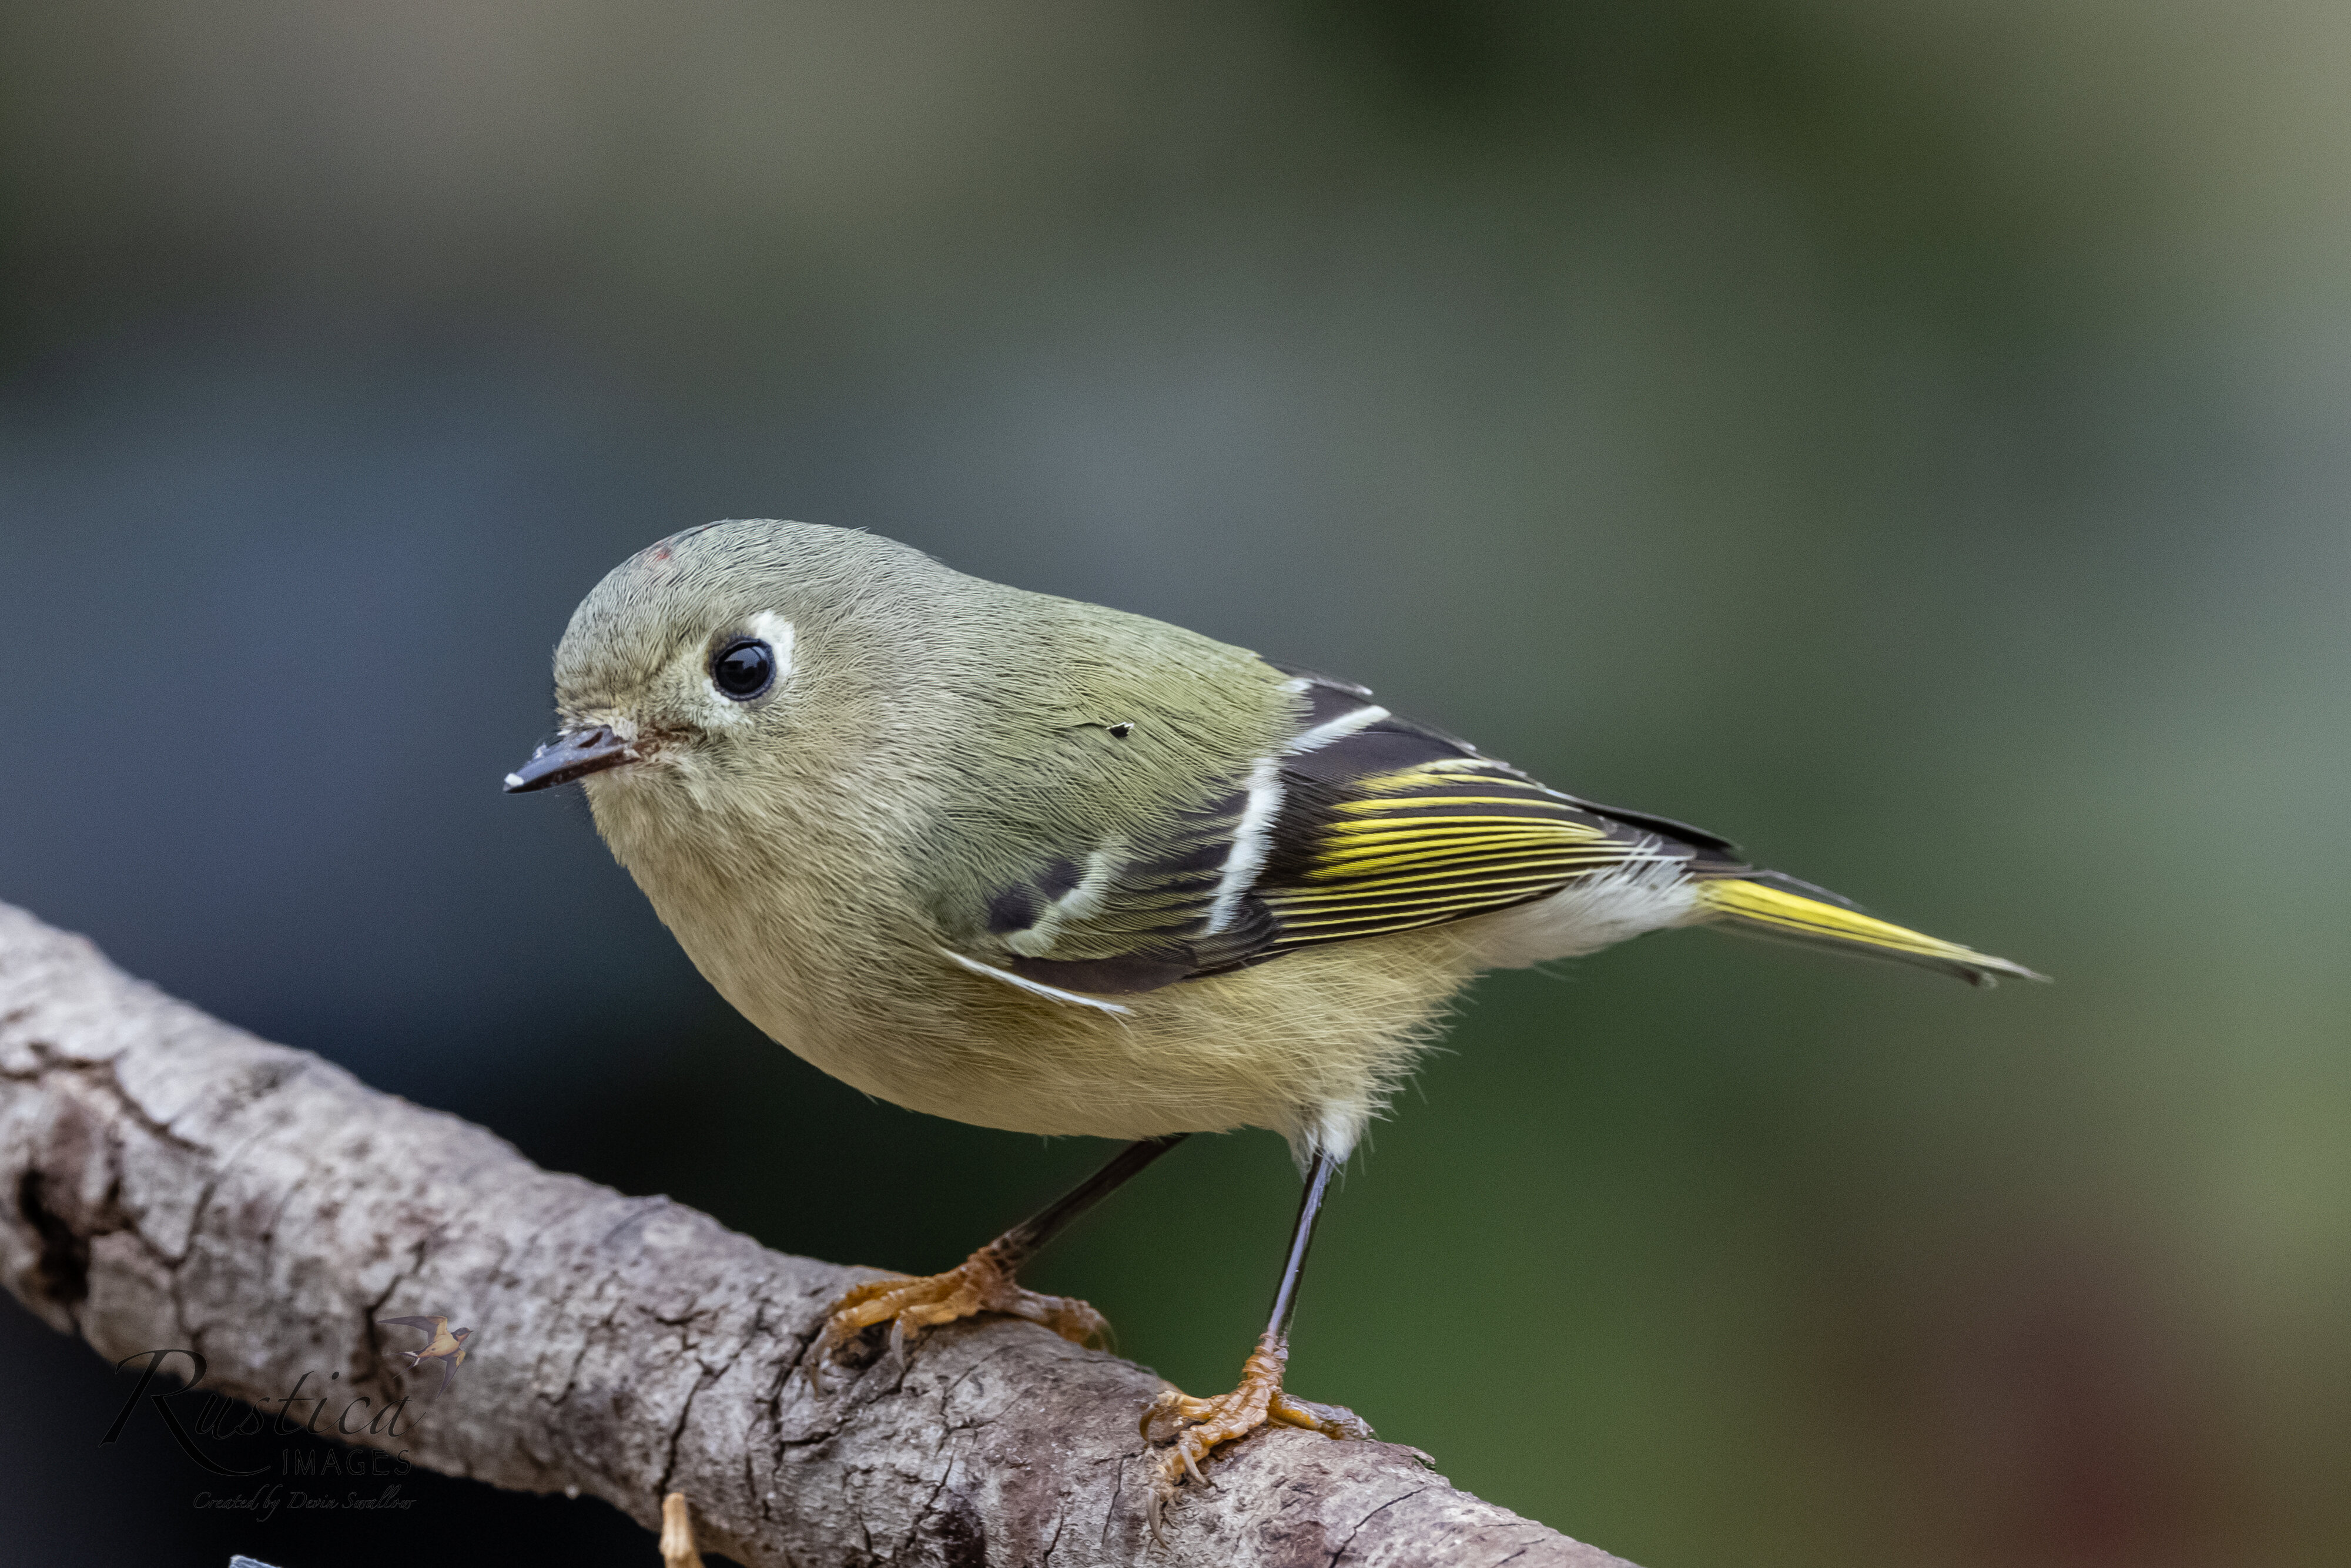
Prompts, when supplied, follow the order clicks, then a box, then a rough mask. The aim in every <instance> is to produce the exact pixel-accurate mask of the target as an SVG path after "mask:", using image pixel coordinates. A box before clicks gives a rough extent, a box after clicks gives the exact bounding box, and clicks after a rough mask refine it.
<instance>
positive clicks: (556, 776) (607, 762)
mask: <svg viewBox="0 0 2351 1568" xmlns="http://www.w3.org/2000/svg"><path fill="white" fill-rule="evenodd" d="M636 760H637V753H636V750H635V748H634V747H632V746H630V744H629V743H628V742H627V741H625V740H622V738H621V737H619V736H617V735H615V734H613V733H612V731H611V727H608V726H605V725H601V724H600V725H597V726H596V727H594V728H592V729H564V730H558V731H557V732H556V733H555V734H554V735H553V736H551V737H549V738H548V739H546V740H544V741H542V742H540V743H539V747H538V750H537V751H534V752H532V753H531V754H530V760H529V761H528V762H526V763H524V764H523V765H522V766H521V767H519V768H516V769H515V770H514V771H513V772H511V773H509V774H507V794H509V795H521V794H526V793H528V791H530V790H533V789H550V788H552V787H553V786H555V785H558V784H569V783H570V782H571V781H572V780H573V779H585V778H586V777H588V775H590V773H601V772H602V771H603V770H604V769H605V768H618V767H619V766H620V765H621V764H622V763H623V762H634V761H636Z"/></svg>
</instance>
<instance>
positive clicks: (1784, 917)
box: [1698, 877, 2048, 986]
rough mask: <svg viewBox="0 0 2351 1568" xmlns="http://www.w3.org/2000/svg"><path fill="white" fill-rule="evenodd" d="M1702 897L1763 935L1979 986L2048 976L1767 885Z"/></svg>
mask: <svg viewBox="0 0 2351 1568" xmlns="http://www.w3.org/2000/svg"><path fill="white" fill-rule="evenodd" d="M1698 906H1699V907H1700V908H1701V909H1703V910H1704V911H1705V912H1706V914H1707V915H1708V916H1710V917H1711V918H1713V919H1717V920H1720V921H1723V922H1724V923H1726V924H1728V925H1731V926H1733V927H1735V928H1737V929H1740V930H1743V931H1748V932H1751V933H1753V934H1754V935H1756V936H1778V937H1782V938H1783V939H1785V940H1788V941H1793V942H1804V943H1810V944H1813V945H1815V946H1825V947H1835V948H1840V949H1842V950H1844V951H1845V952H1848V953H1860V954H1865V955H1867V956H1872V957H1878V958H1892V959H1895V960H1896V961H1898V962H1901V963H1905V964H1917V965H1919V966H1922V967H1926V968H1929V969H1940V970H1941V971H1942V972H1943V973H1945V974H1947V975H1957V976H1958V977H1959V978H1961V979H1963V980H1966V981H1968V982H1969V983H1970V984H1971V985H1978V986H1989V985H1994V984H1997V983H1998V981H1999V979H2000V977H2001V976H2003V975H2005V976H2007V977H2010V978H2011V979H2018V980H2045V979H2047V978H2048V976H2046V975H2036V974H2034V973H2033V972H2032V970H2030V969H2028V968H2026V967H2024V966H2023V965H2022V964H2012V963H2011V962H2009V961H2008V960H2007V959H2006V958H1995V957H1993V956H1991V954H1989V953H1979V952H1977V951H1976V950H1975V949H1974V948H1972V947H1962V946H1959V944H1958V943H1957V942H1946V941H1944V940H1943V939H1942V938H1941V937H1939V936H1928V935H1926V934H1925V933H1924V932H1920V931H1913V930H1911V929H1909V928H1908V927H1907V926H1903V925H1895V924H1894V923H1893V922H1892V921H1888V920H1879V919H1877V918H1876V917H1875V916H1872V915H1864V914H1863V913H1862V912H1861V911H1859V910H1858V909H1848V908H1846V907H1845V906H1844V904H1836V903H1833V902H1831V901H1830V900H1829V899H1826V898H1813V897H1808V896H1806V895H1805V894H1801V893H1793V892H1791V891H1789V890H1788V889H1786V888H1781V887H1773V886H1771V884H1770V883H1761V882H1749V881H1747V880H1745V879H1744V878H1738V877H1725V878H1723V879H1721V880H1719V881H1713V882H1708V883H1704V884H1703V885H1702V886H1700V888H1699V889H1698Z"/></svg>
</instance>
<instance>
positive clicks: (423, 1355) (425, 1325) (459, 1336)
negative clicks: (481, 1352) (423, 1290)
mask: <svg viewBox="0 0 2351 1568" xmlns="http://www.w3.org/2000/svg"><path fill="white" fill-rule="evenodd" d="M376 1323H377V1325H378V1326H381V1325H384V1324H387V1323H392V1324H397V1325H398V1326H400V1327H401V1328H404V1329H420V1330H422V1331H423V1333H425V1335H426V1336H427V1340H428V1343H426V1344H425V1346H424V1348H423V1350H395V1351H393V1352H392V1354H394V1355H404V1356H406V1357H407V1358H408V1365H409V1370H411V1371H412V1372H413V1371H414V1370H415V1369H417V1368H418V1367H421V1366H423V1364H425V1363H426V1362H428V1361H437V1362H439V1363H440V1364H441V1387H440V1389H439V1390H438V1392H440V1393H443V1394H446V1393H447V1392H448V1391H449V1380H450V1379H451V1378H453V1377H455V1376H456V1375H457V1368H458V1367H459V1365H461V1364H463V1363H464V1362H465V1341H466V1339H467V1338H468V1337H469V1336H470V1335H471V1334H472V1333H473V1332H474V1331H473V1330H472V1329H452V1328H451V1327H450V1326H449V1320H448V1319H447V1318H378V1319H376Z"/></svg>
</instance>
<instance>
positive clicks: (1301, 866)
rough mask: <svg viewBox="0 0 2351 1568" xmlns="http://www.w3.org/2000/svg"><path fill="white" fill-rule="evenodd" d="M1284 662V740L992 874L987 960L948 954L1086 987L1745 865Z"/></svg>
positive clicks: (1113, 985) (1139, 984)
mask: <svg viewBox="0 0 2351 1568" xmlns="http://www.w3.org/2000/svg"><path fill="white" fill-rule="evenodd" d="M1291 674H1292V681H1291V685H1292V688H1293V689H1294V690H1295V691H1296V692H1298V694H1299V695H1301V697H1303V698H1304V699H1305V700H1304V702H1303V704H1302V712H1301V715H1300V717H1299V719H1298V722H1297V725H1296V727H1295V729H1294V731H1293V733H1292V735H1291V737H1290V740H1289V741H1288V743H1287V744H1286V745H1285V746H1284V747H1283V748H1282V749H1281V750H1280V752H1278V753H1274V754H1271V755H1269V756H1266V757H1262V758H1257V759H1256V760H1255V761H1254V762H1253V763H1252V764H1250V765H1249V767H1248V768H1246V769H1244V770H1242V771H1241V772H1239V773H1238V774H1237V775H1236V776H1235V777H1233V778H1231V779H1227V780H1226V781H1225V782H1224V785H1223V786H1222V787H1221V788H1220V789H1219V790H1218V791H1217V793H1216V794H1215V795H1214V797H1213V798H1212V799H1211V800H1210V801H1209V803H1208V804H1207V805H1206V806H1204V807H1201V808H1198V809H1196V810H1190V811H1187V812H1185V813H1182V814H1181V815H1179V816H1178V817H1177V819H1176V820H1175V822H1174V823H1173V824H1172V825H1171V826H1169V827H1167V828H1165V829H1164V830H1162V831H1158V832H1157V833H1155V834H1154V835H1152V836H1150V837H1149V838H1147V839H1144V840H1141V841H1134V840H1128V839H1121V840H1118V841H1112V842H1107V843H1102V844H1095V845H1090V846H1086V847H1085V848H1084V849H1083V850H1082V851H1075V850H1073V851H1071V852H1069V853H1066V854H1063V855H1061V856H1059V857H1056V858H1055V859H1054V860H1053V861H1052V862H1050V863H1049V864H1047V865H1044V866H1040V868H1039V869H1038V871H1037V873H1036V874H1034V875H1032V876H1030V877H1028V878H1025V879H1023V880H1022V881H1020V882H1019V883H1015V884H1009V885H1008V886H1006V887H1005V888H1003V889H1001V890H1000V891H999V892H998V894H996V895H995V897H994V898H992V899H991V901H990V903H989V906H988V907H989V930H990V933H991V936H994V937H995V938H996V939H998V941H1000V942H1001V943H1002V945H1003V951H1002V952H1000V953H997V954H995V955H992V966H983V965H979V964H977V963H974V961H973V960H972V959H971V958H970V957H967V956H960V955H955V954H950V955H949V956H954V957H956V958H957V961H958V962H962V963H966V964H967V965H970V966H971V967H989V968H990V970H991V972H994V973H997V974H998V977H1002V978H1009V979H1011V980H1013V982H1014V983H1016V984H1018V983H1022V982H1026V983H1027V985H1028V987H1029V988H1031V989H1035V988H1046V989H1050V990H1052V991H1056V992H1060V993H1077V994H1076V995H1066V994H1065V995H1064V996H1063V999H1065V1000H1070V1001H1079V1002H1086V1001H1087V998H1088V997H1089V996H1091V997H1094V998H1099V997H1102V996H1116V995H1120V994H1124V993H1131V992H1137V991H1148V990H1154V989H1156V988H1159V987H1161V986H1165V985H1170V984H1173V983H1175V982H1176V981H1179V980H1186V979H1192V978H1196V977H1202V976H1206V975H1213V974H1218V973H1222V972H1224V971H1226V970H1229V969H1234V968H1238V967H1242V966H1244V965H1249V964H1256V963H1262V962H1265V961H1267V960H1268V959H1271V958H1276V957H1279V956H1281V955H1283V954H1285V953H1290V952H1294V951H1296V950H1298V949H1300V948H1302V947H1308V946H1317V945H1320V944H1322V943H1328V942H1338V941H1344V940H1348V939H1351V938H1354V937H1361V936H1381V935H1384V934H1386V933H1389V932H1395V931H1406V930H1411V929H1413V928H1415V927H1417V926H1424V925H1437V924H1440V923H1442V922H1445V921H1448V920H1459V919H1463V918H1465V917H1467V916H1469V915H1483V914H1487V913H1489V912H1491V911H1494V910H1498V909H1503V908H1507V907H1509V906H1510V905H1511V904H1523V903H1526V902H1529V901H1530V900H1532V899H1537V898H1541V897H1545V896H1547V895H1549V894H1552V893H1555V892H1557V891H1559V890H1560V889H1561V888H1562V887H1564V886H1566V885H1568V884H1569V883H1573V882H1576V881H1578V880H1580V879H1583V878H1587V877H1593V876H1596V875H1601V874H1604V873H1608V872H1611V871H1617V870H1622V869H1625V868H1627V867H1630V866H1634V865H1637V864H1642V863H1650V862H1657V861H1660V860H1667V859H1675V860H1680V861H1683V862H1698V863H1697V864H1696V865H1694V866H1693V869H1694V870H1698V871H1701V872H1703V873H1710V874H1714V875H1720V874H1724V873H1729V872H1732V871H1735V870H1738V869H1740V868H1739V866H1738V862H1737V860H1736V854H1735V850H1734V847H1733V846H1732V845H1731V844H1730V843H1729V841H1726V840H1723V839H1720V838H1718V837H1716V836H1715V835H1713V834H1711V833H1708V832H1705V831H1702V830H1699V829H1696V828H1691V827H1687V826H1686V825H1684V824H1682V823H1679V822H1674V821H1667V820H1666V819H1664V818H1658V817H1650V816H1646V815H1644V814H1642V813H1638V812H1630V811H1619V810H1612V809H1610V808H1605V807H1600V806H1595V805H1593V804H1592V803H1590V802H1589V801H1584V800H1577V799H1575V798H1574V797H1573V796H1569V795H1563V794H1562V793H1560V792H1559V791H1557V790H1555V789H1548V788H1546V787H1545V786H1543V785H1542V784H1540V783H1538V782H1537V781H1536V780H1534V779H1531V778H1529V777H1528V776H1527V775H1525V774H1523V773H1521V772H1520V771H1518V770H1517V769H1516V768H1511V767H1510V766H1509V765H1507V764H1505V763H1502V762H1499V761H1496V760H1495V759H1493V758H1489V757H1483V756H1480V755H1479V752H1478V750H1477V748H1476V747H1473V746H1470V745H1469V744H1468V742H1466V741H1462V740H1458V739H1456V738H1454V737H1451V736H1447V735H1445V734H1443V733H1441V732H1439V731H1437V730H1434V729H1429V728H1426V727H1423V726H1419V725H1416V724H1412V723H1409V722H1407V721H1405V720H1403V719H1400V718H1397V717H1396V716H1395V715H1393V714H1391V713H1389V712H1388V710H1387V709H1385V708H1384V707H1382V706H1379V705H1378V704H1376V703H1374V702H1373V701H1372V700H1371V693H1369V692H1368V691H1366V690H1364V688H1363V687H1361V686H1356V685H1348V684H1347V683H1345V682H1342V681H1334V680H1331V679H1329V678H1328V677H1325V676H1320V675H1311V674H1296V673H1294V672H1292V673H1291ZM1088 1005H1102V1004H1100V1003H1099V1002H1089V1003H1088Z"/></svg>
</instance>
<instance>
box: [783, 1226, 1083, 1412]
mask: <svg viewBox="0 0 2351 1568" xmlns="http://www.w3.org/2000/svg"><path fill="white" fill-rule="evenodd" d="M976 1312H1003V1313H1005V1314H1007V1315H1008V1316H1010V1317H1016V1318H1027V1319H1028V1320H1029V1322H1032V1323H1043V1324H1044V1325H1045V1326H1046V1327H1047V1328H1049V1329H1051V1330H1052V1331H1053V1332H1054V1333H1057V1334H1060V1335H1061V1337H1062V1338H1063V1339H1065V1340H1069V1341H1070V1342H1071V1343H1075V1344H1083V1343H1086V1342H1087V1341H1088V1340H1091V1339H1095V1338H1099V1337H1100V1336H1102V1335H1103V1334H1106V1333H1109V1332H1110V1324H1109V1323H1108V1322H1105V1321H1104V1320H1103V1318H1102V1314H1101V1313H1100V1312H1096V1311H1094V1310H1093V1308H1092V1307H1090V1306H1088V1305H1087V1304H1086V1303H1085V1302H1083V1301H1079V1300H1077V1299H1076V1298H1075V1297H1072V1296H1045V1295H1040V1294H1039V1293H1038V1292H1036V1291H1024V1290H1022V1289H1021V1288H1020V1286H1019V1284H1018V1283H1017V1282H1016V1281H1014V1280H1013V1278H1012V1270H1010V1269H1009V1268H1008V1267H1006V1266H1005V1264H1004V1263H1003V1261H1002V1260H1000V1259H999V1258H998V1255H997V1251H996V1249H995V1247H994V1246H993V1245H992V1244H991V1245H989V1246H987V1247H983V1248H981V1249H979V1250H978V1251H977V1252H975V1253H973V1254H972V1255H971V1256H970V1257H968V1258H967V1259H965V1260H963V1262H961V1263H960V1264H958V1265H956V1267H955V1268H953V1269H950V1270H947V1271H946V1273H944V1274H926V1275H924V1276H923V1277H921V1278H920V1279H910V1278H908V1277H906V1276H904V1275H900V1276H897V1277H895V1278H893V1279H888V1280H875V1281H872V1282H870V1283H867V1284H863V1285H860V1286H858V1287H857V1288H856V1289H855V1290H853V1291H850V1292H849V1294H847V1295H845V1296H843V1297H841V1300H839V1301H835V1302H834V1303H833V1304H832V1315H831V1316H830V1317H828V1318H827V1319H825V1322H824V1332H823V1333H820V1334H819V1335H818V1336H817V1342H816V1343H815V1345H814V1346H813V1347H811V1349H810V1354H809V1357H808V1365H809V1378H810V1381H811V1382H815V1383H818V1384H819V1385H820V1386H821V1378H820V1368H821V1367H822V1366H823V1364H825V1363H826V1362H827V1361H830V1360H831V1359H832V1358H833V1357H834V1356H836V1355H838V1354H840V1353H841V1350H842V1349H843V1348H844V1347H846V1346H847V1345H848V1343H849V1342H850V1341H851V1340H852V1339H855V1338H856V1337H857V1336H858V1335H859V1334H861V1333H864V1332H865V1331H866V1330H867V1329H869V1328H872V1326H873V1325H874V1324H875V1323H884V1322H886V1323H889V1324H891V1325H892V1328H891V1333H892V1336H893V1338H894V1339H899V1340H901V1341H902V1342H903V1336H904V1334H905V1333H906V1331H907V1330H908V1329H926V1328H932V1327H935V1326H936V1325H937V1324H940V1323H951V1322H955V1321H956V1319H957V1318H967V1317H970V1316H972V1315H973V1314H974V1313H976Z"/></svg>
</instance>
